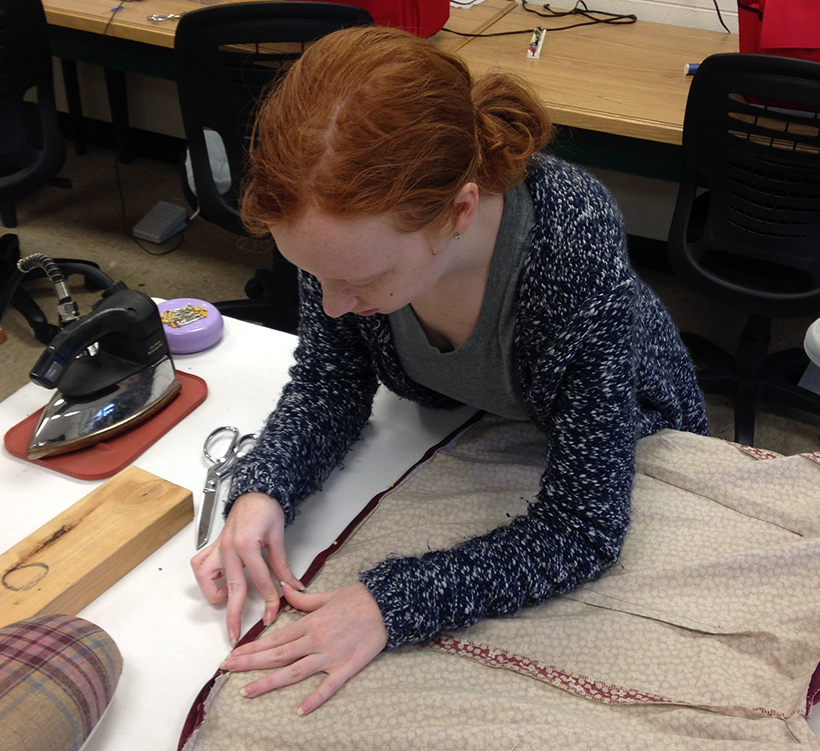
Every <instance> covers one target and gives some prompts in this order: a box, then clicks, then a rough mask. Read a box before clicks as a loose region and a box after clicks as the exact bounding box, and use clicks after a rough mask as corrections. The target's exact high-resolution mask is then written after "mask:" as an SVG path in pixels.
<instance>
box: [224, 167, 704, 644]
mask: <svg viewBox="0 0 820 751" xmlns="http://www.w3.org/2000/svg"><path fill="white" fill-rule="evenodd" d="M527 183H528V186H529V188H530V191H531V192H532V195H533V199H534V202H535V209H536V228H535V232H534V237H533V243H532V250H531V251H530V253H529V255H528V257H527V261H526V263H525V266H524V269H523V271H522V275H521V279H520V281H519V288H518V311H517V315H516V323H515V344H516V351H517V357H518V365H519V369H520V379H521V385H522V391H523V397H524V401H525V403H526V406H527V410H528V412H529V416H530V418H531V420H532V421H533V422H534V423H535V424H536V425H537V426H538V427H539V428H540V429H541V430H542V431H543V432H544V433H545V434H546V435H547V451H546V456H545V457H544V465H545V471H544V474H543V476H542V478H541V487H540V491H539V493H538V495H537V497H536V498H535V499H534V500H533V502H532V503H530V505H529V509H528V511H527V514H526V515H522V516H520V517H517V518H515V519H513V521H512V522H511V523H510V524H509V525H508V526H505V527H500V528H498V529H495V530H493V531H492V532H490V533H488V534H486V535H483V536H481V537H478V538H474V539H472V540H468V541H466V542H464V543H462V544H460V545H458V546H456V547H455V548H453V549H450V550H443V551H434V552H430V553H426V554H425V555H423V556H421V557H419V558H413V557H408V558H391V559H388V560H386V561H383V562H382V563H380V564H379V565H377V566H376V567H375V568H373V569H371V570H369V571H366V572H364V573H362V574H361V575H360V579H361V581H362V582H364V583H365V584H366V585H367V587H368V588H369V590H370V592H371V593H372V595H373V596H374V597H375V599H376V601H377V602H378V604H379V607H380V609H381V612H382V615H383V617H384V623H385V626H386V628H387V634H388V648H394V647H397V646H399V645H401V644H405V643H408V642H425V641H429V640H431V639H433V638H435V637H436V636H438V635H439V634H440V633H442V632H445V631H450V630H453V629H458V628H463V627H465V626H469V625H471V624H473V623H475V622H476V621H477V620H479V619H480V618H482V617H485V616H495V615H502V614H509V613H513V612H515V611H516V610H518V609H519V608H521V607H522V606H525V605H535V604H537V603H541V602H543V601H544V600H546V599H548V598H549V597H552V596H554V595H557V594H560V593H562V592H567V591H569V590H572V589H573V588H575V587H577V586H579V585H580V584H582V583H584V582H586V581H590V580H592V579H595V578H597V577H598V576H600V575H601V574H602V573H603V572H604V571H606V570H607V569H608V568H609V567H610V566H612V565H613V564H614V563H615V561H616V560H617V559H618V556H619V554H620V550H621V545H622V542H623V539H624V536H625V534H626V530H627V526H628V524H629V514H630V494H631V488H632V480H633V476H634V473H635V467H634V464H635V459H634V457H635V443H636V441H637V440H638V439H639V438H641V437H643V436H646V435H649V434H651V433H654V432H656V431H658V430H661V429H663V428H674V429H677V430H685V431H692V432H696V433H702V434H706V432H707V427H706V411H705V407H704V404H703V398H702V396H701V394H700V392H699V390H698V388H697V385H696V381H695V376H694V371H693V368H692V364H691V362H690V360H689V357H688V355H687V353H686V350H685V349H684V347H683V345H682V343H681V341H680V339H679V337H678V334H677V332H676V330H675V327H674V325H673V324H672V321H671V319H670V318H669V316H668V314H667V312H666V310H665V309H664V308H663V306H662V304H661V303H660V301H659V300H658V299H657V298H656V297H655V295H654V294H653V293H652V292H651V291H650V290H649V289H648V288H647V287H646V286H645V285H644V284H643V283H642V282H641V281H640V280H639V279H638V278H637V277H636V276H635V274H634V272H633V271H632V269H631V268H630V266H629V264H628V261H627V257H626V248H625V238H624V232H623V227H622V222H621V217H620V214H619V212H618V209H617V207H616V206H615V204H614V201H613V199H612V198H611V196H610V195H609V194H608V193H607V192H606V190H605V189H604V188H603V186H601V185H600V184H599V183H598V182H597V181H596V180H595V179H594V178H593V177H591V176H590V175H589V174H587V173H586V172H584V171H582V170H580V169H578V168H576V167H573V166H571V165H569V164H566V163H564V162H561V161H559V160H556V159H553V158H550V157H544V156H537V157H535V158H534V159H533V161H532V164H531V169H530V174H529V175H528V177H527ZM301 295H302V303H301V323H300V334H299V344H298V347H297V349H296V352H295V358H296V364H295V365H294V366H293V368H292V369H291V372H290V374H291V381H290V382H289V383H288V384H287V386H286V387H285V389H284V392H283V394H282V397H281V399H280V401H279V404H278V406H277V408H276V410H275V411H274V413H273V414H272V415H271V417H270V419H269V421H268V423H267V426H266V428H265V429H264V431H263V433H262V436H261V438H260V440H259V442H258V445H257V447H256V448H255V450H254V451H253V452H251V453H250V454H249V455H248V456H247V457H246V458H245V460H244V461H243V462H242V464H241V466H240V468H239V469H238V470H237V472H236V475H235V477H234V481H233V485H232V491H231V498H236V497H237V496H238V495H239V494H241V493H246V492H250V491H261V492H264V493H268V494H269V495H271V496H273V497H274V498H277V499H278V500H279V502H280V503H281V505H282V507H283V509H284V511H285V518H286V523H290V522H292V521H293V518H294V515H295V510H296V506H297V504H298V503H299V502H300V501H301V500H302V499H303V498H305V496H307V495H309V494H310V493H311V492H313V491H315V490H317V489H318V488H319V487H320V486H321V483H322V482H323V481H324V479H325V478H326V477H327V476H328V474H329V473H330V471H331V470H332V469H333V468H334V467H335V466H336V465H338V464H339V462H340V461H341V460H342V458H343V457H344V455H345V454H346V452H347V451H348V449H349V448H350V446H351V444H352V443H353V442H354V441H355V440H356V439H357V438H358V437H359V436H360V433H361V431H362V428H363V427H364V425H365V424H366V422H367V420H368V419H369V416H370V412H371V405H372V400H373V396H374V394H375V392H376V389H377V387H378V384H379V382H381V383H383V384H385V385H386V386H387V387H388V388H390V389H391V390H392V391H394V392H395V393H397V394H398V395H399V396H402V397H406V398H408V399H412V400H414V401H417V402H419V403H421V404H424V405H427V406H431V407H447V406H453V402H452V401H451V400H449V399H448V398H446V397H443V396H441V395H440V394H436V393H435V392H433V391H431V390H429V389H426V388H424V387H422V386H419V385H417V384H415V383H413V382H411V381H410V380H409V379H408V378H407V376H406V375H405V374H404V372H403V370H402V368H401V366H400V364H399V360H398V357H397V355H396V350H395V347H394V345H393V342H392V339H391V334H390V326H389V323H388V319H387V317H386V316H382V315H378V314H377V315H374V316H370V317H365V318H363V317H360V316H356V315H354V314H348V315H344V316H342V317H341V318H338V319H332V318H329V317H328V316H326V315H325V313H324V312H323V310H322V301H321V288H320V286H319V284H318V282H317V281H316V280H315V279H314V278H312V277H310V276H309V275H307V274H302V275H301Z"/></svg>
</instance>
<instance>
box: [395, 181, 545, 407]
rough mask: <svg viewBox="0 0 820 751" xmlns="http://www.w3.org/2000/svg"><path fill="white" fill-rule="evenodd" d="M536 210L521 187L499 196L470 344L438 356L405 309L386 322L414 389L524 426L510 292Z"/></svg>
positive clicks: (513, 289) (528, 244)
mask: <svg viewBox="0 0 820 751" xmlns="http://www.w3.org/2000/svg"><path fill="white" fill-rule="evenodd" d="M534 226H535V207H534V205H533V201H532V196H531V195H530V191H529V189H528V188H527V186H526V184H524V183H522V184H521V185H517V186H516V187H514V188H512V189H511V190H509V191H507V193H505V194H504V212H503V214H502V217H501V225H500V227H499V230H498V238H497V239H496V243H495V249H494V250H493V257H492V261H491V262H490V272H489V275H488V277H487V287H486V290H485V291H484V300H483V301H482V303H481V311H480V312H479V314H478V321H477V322H476V326H475V329H473V333H472V334H471V335H470V338H469V339H467V341H466V342H465V343H464V344H463V345H462V346H461V347H459V348H458V349H455V350H453V351H452V352H441V351H440V350H439V349H437V348H436V347H434V346H432V345H431V344H430V343H429V342H428V341H427V336H426V335H425V333H424V330H423V329H422V327H421V324H420V323H419V321H418V319H417V318H416V315H415V313H414V312H413V308H412V307H411V306H410V305H406V306H405V307H403V308H401V309H400V310H397V311H396V312H395V313H391V314H390V316H389V320H390V328H391V331H392V333H393V341H394V342H395V345H396V351H397V352H398V356H399V361H400V362H401V365H402V367H403V368H404V371H405V372H406V373H407V375H408V376H409V377H410V378H411V379H413V380H414V381H415V382H416V383H419V384H421V385H422V386H427V388H430V389H432V390H433V391H436V392H438V393H440V394H444V395H445V396H449V397H451V398H452V399H455V400H456V401H459V402H462V403H464V404H469V405H471V406H473V407H477V408H478V409H483V410H485V411H487V412H491V413H492V414H496V415H500V416H501V417H507V418H509V419H512V420H528V419H529V418H528V417H527V413H526V409H525V407H524V400H523V398H522V396H521V386H520V381H519V375H518V364H517V360H516V356H515V338H514V336H515V331H514V329H515V314H516V305H515V302H516V300H515V292H516V287H517V285H518V277H519V276H520V273H521V268H522V266H523V265H524V260H525V259H526V256H527V253H528V252H529V250H530V247H531V243H532V230H533V227H534Z"/></svg>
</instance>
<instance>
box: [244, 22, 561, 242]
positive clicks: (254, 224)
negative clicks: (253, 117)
mask: <svg viewBox="0 0 820 751" xmlns="http://www.w3.org/2000/svg"><path fill="white" fill-rule="evenodd" d="M550 136H551V125H550V121H549V117H548V116H547V114H546V110H545V109H544V107H543V105H541V103H540V102H539V101H538V99H537V98H536V97H535V96H534V95H533V94H532V93H530V92H529V91H528V89H527V88H526V87H525V86H524V85H523V84H522V83H520V82H518V81H516V80H514V79H513V78H511V77H509V76H506V75H500V74H497V75H488V76H484V77H482V78H481V79H479V80H477V81H475V82H474V81H473V80H472V77H471V75H470V72H469V71H468V69H467V67H466V65H465V64H464V63H463V62H461V60H459V59H458V58H457V57H455V56H454V55H450V54H448V53H446V52H443V51H441V50H439V49H438V48H436V47H435V46H434V45H433V44H432V43H431V42H428V41H425V40H422V39H419V38H418V37H415V36H412V35H411V34H408V33H406V32H403V31H398V30H395V29H387V28H379V27H360V28H352V29H345V30H343V31H338V32H335V33H333V34H330V35H328V36H326V37H324V38H322V39H320V40H319V41H317V42H316V43H314V44H313V45H312V46H311V47H310V48H309V49H308V50H307V51H306V52H305V54H304V55H303V56H302V57H301V58H300V59H299V60H298V62H297V63H296V64H295V65H294V66H293V68H292V69H291V70H290V71H289V72H288V73H287V75H286V76H285V77H284V80H283V81H282V82H281V83H280V84H279V85H278V86H276V87H274V88H273V89H272V90H271V91H270V92H269V93H268V95H267V96H266V98H265V100H264V102H263V103H262V106H261V108H260V111H259V114H258V117H257V121H256V125H255V130H254V143H255V146H254V148H253V149H252V151H251V154H250V165H249V172H248V178H247V181H246V185H245V189H244V194H243V201H242V218H243V221H244V223H245V225H246V227H247V228H248V229H249V230H250V231H251V232H253V233H258V234H263V233H266V232H268V231H269V230H270V228H271V227H272V226H274V225H276V224H280V223H283V222H287V221H290V220H292V219H294V218H295V217H297V216H298V215H299V214H300V213H302V212H303V211H304V210H306V209H307V208H308V207H309V206H314V207H316V208H317V209H318V210H320V211H323V212H326V213H330V214H343V213H344V214H354V215H356V214H358V215H364V216H376V215H379V214H383V213H386V212H391V213H392V214H393V215H394V218H395V222H396V226H397V228H398V229H399V230H400V231H405V232H412V231H416V230H420V229H422V228H423V227H427V226H428V225H433V226H436V225H441V226H444V225H445V224H446V223H447V222H448V220H449V219H450V217H451V214H450V210H451V209H452V207H453V200H454V198H455V196H456V194H457V193H458V191H459V190H460V189H461V188H462V187H463V186H464V185H465V184H466V183H468V182H474V183H476V184H477V185H478V188H479V190H481V191H485V192H488V193H503V192H504V191H506V190H508V189H509V188H511V187H513V186H514V185H516V184H518V183H520V182H521V181H522V180H523V179H524V176H525V173H526V169H527V162H528V160H529V158H530V157H531V156H532V154H533V153H535V152H536V151H538V150H540V149H541V148H543V147H544V146H545V145H546V144H547V143H548V141H549V139H550Z"/></svg>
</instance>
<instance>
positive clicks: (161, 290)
mask: <svg viewBox="0 0 820 751" xmlns="http://www.w3.org/2000/svg"><path fill="white" fill-rule="evenodd" d="M61 175H63V176H65V177H68V178H70V179H71V181H72V183H73V188H72V189H71V190H60V189H57V188H51V187H47V188H44V189H43V190H41V191H39V192H38V193H36V194H35V195H34V196H32V197H30V198H28V199H26V200H25V201H22V202H20V204H19V205H18V215H19V226H18V227H17V228H15V229H14V230H8V231H12V232H15V233H16V234H17V235H18V236H19V238H20V243H21V250H22V253H23V254H24V255H27V254H29V253H45V254H46V255H49V256H52V257H62V258H83V259H87V260H92V261H96V262H97V263H98V264H99V265H100V267H101V268H102V269H103V270H104V271H106V273H108V274H109V275H110V276H112V277H113V278H115V279H116V280H122V281H124V282H125V283H126V284H127V285H128V286H129V287H131V288H133V289H140V290H143V291H145V292H146V293H148V294H150V295H153V296H157V297H165V298H171V297H198V298H201V299H206V300H212V301H213V300H225V299H234V298H242V297H244V292H243V288H244V285H245V282H246V281H247V280H248V279H249V278H250V277H251V276H252V275H253V271H254V269H256V268H258V267H265V266H268V265H269V256H268V253H267V250H266V249H265V247H264V244H263V243H259V242H257V241H254V240H250V239H247V238H238V237H235V236H234V235H231V234H229V233H227V232H224V231H223V230H221V229H219V228H218V227H215V226H214V225H211V224H208V223H206V222H204V221H203V220H201V219H195V220H194V221H193V222H192V223H191V225H190V226H189V228H188V229H187V230H186V232H185V233H184V242H183V243H182V245H181V246H179V247H178V248H176V249H175V250H171V249H172V248H175V247H176V246H177V244H178V242H179V238H175V239H172V240H170V241H169V242H168V243H166V245H164V246H156V245H152V244H151V243H147V242H143V243H142V247H141V246H140V245H139V244H137V242H135V241H134V240H133V239H132V238H131V237H130V236H129V235H128V234H127V230H130V229H131V227H133V225H134V224H135V223H136V222H137V221H138V220H139V219H140V218H141V217H142V216H143V215H144V214H145V213H146V212H147V211H148V210H149V209H150V208H152V207H153V205H154V204H155V203H156V202H157V201H160V200H164V201H169V202H170V203H175V204H178V205H181V206H185V205H186V203H185V199H184V198H183V196H182V192H181V189H180V187H179V173H178V170H177V168H176V167H175V166H174V165H170V164H165V163H159V162H152V161H150V160H144V159H143V160H139V161H137V162H135V163H133V164H130V165H117V164H116V162H115V159H114V156H113V154H112V153H111V152H108V151H103V150H97V151H93V152H91V153H89V154H87V155H85V156H83V157H79V158H78V157H76V156H74V155H73V154H70V155H69V158H68V162H67V164H66V167H65V168H64V170H63V172H62V173H61ZM164 251H170V252H168V253H166V254H164V255H160V254H161V253H163V252H164ZM641 274H642V276H644V278H645V279H646V281H647V282H648V283H649V284H650V285H651V286H652V287H653V288H654V289H655V290H656V291H657V292H658V294H659V295H660V296H661V298H662V299H663V300H664V302H665V303H666V305H667V307H668V308H669V309H670V311H671V313H672V315H673V318H674V319H675V321H676V323H677V324H678V326H679V327H680V328H682V329H684V330H688V331H694V332H697V333H700V334H703V335H705V336H708V337H709V338H710V339H712V340H713V341H716V342H717V343H718V344H721V345H723V346H725V347H727V348H731V347H732V344H733V342H734V340H735V338H736V337H737V335H738V334H739V332H740V330H741V328H742V325H743V319H742V316H739V315H735V314H733V313H732V312H731V311H727V310H725V309H723V308H721V307H719V306H717V305H714V304H710V303H708V302H705V301H703V300H701V299H700V298H698V297H696V296H694V295H693V294H692V293H690V292H688V291H686V290H683V289H682V288H681V287H680V285H678V284H677V283H676V280H675V279H674V278H672V277H671V276H670V275H668V274H664V273H660V272H648V271H642V272H641ZM27 289H29V290H31V291H32V294H33V295H34V296H35V297H36V299H37V301H38V302H39V303H40V305H41V307H43V309H44V310H45V311H47V314H48V315H49V318H50V319H52V320H54V318H55V317H56V316H55V314H54V311H55V304H56V300H55V298H54V294H53V291H52V289H51V287H50V285H49V284H48V283H47V282H45V281H40V282H35V283H30V284H29V285H27ZM72 290H73V291H74V292H75V293H76V295H77V299H78V302H79V303H80V306H81V311H82V312H86V311H87V310H88V309H89V306H90V304H91V303H92V302H93V301H94V300H96V299H97V298H98V295H97V294H94V293H87V292H84V291H83V290H82V285H81V282H74V284H73V285H72ZM809 323H810V321H802V320H801V321H780V322H777V324H776V327H775V331H774V340H775V341H774V345H773V346H774V348H777V349H780V348H784V347H791V346H801V344H802V339H803V335H804V333H805V331H806V328H807V327H808V325H809ZM2 325H3V328H4V329H5V330H6V332H7V334H8V341H7V342H6V343H5V344H4V345H2V347H0V363H1V364H2V367H0V399H2V398H5V397H6V396H8V395H9V394H11V393H13V392H14V391H15V390H16V389H18V388H19V387H20V386H22V385H24V384H25V383H26V382H27V379H28V371H29V369H30V368H31V366H32V365H33V364H34V362H35V361H36V359H37V357H38V356H39V354H40V353H41V352H42V349H43V347H42V345H40V344H39V343H38V342H37V341H36V340H35V339H34V337H33V335H32V334H31V332H30V330H29V329H28V328H27V326H26V324H25V322H24V320H23V319H22V317H21V316H20V315H19V313H18V312H17V311H16V310H13V309H12V310H9V311H8V313H7V314H6V316H5V318H4V320H3V322H2ZM47 400H48V394H47V393H46V392H45V391H44V392H43V403H45V402H46V401H47ZM708 401H709V407H710V420H711V426H712V432H713V433H714V434H715V435H719V436H721V437H723V438H729V439H731V438H732V436H733V430H732V418H731V410H730V409H729V408H728V407H727V406H726V405H725V404H724V403H723V402H722V400H720V399H716V398H710V399H709V400H708ZM757 436H758V439H757V443H758V445H760V446H765V447H767V448H770V449H772V450H775V451H780V452H781V453H787V454H788V453H797V452H802V451H814V450H818V449H820V420H812V421H811V422H810V423H807V422H804V421H803V420H801V419H794V418H790V417H787V416H785V415H782V414H781V415H770V414H761V415H760V417H759V422H758V429H757Z"/></svg>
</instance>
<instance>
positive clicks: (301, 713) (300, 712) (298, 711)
mask: <svg viewBox="0 0 820 751" xmlns="http://www.w3.org/2000/svg"><path fill="white" fill-rule="evenodd" d="M304 713H305V710H304V709H302V708H301V707H298V708H297V709H296V714H298V715H303V714H304Z"/></svg>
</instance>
